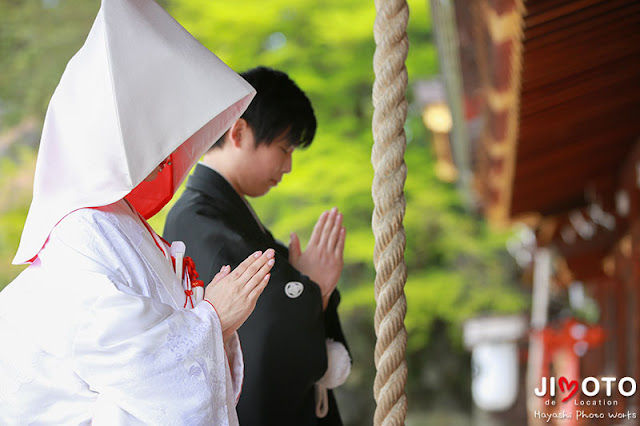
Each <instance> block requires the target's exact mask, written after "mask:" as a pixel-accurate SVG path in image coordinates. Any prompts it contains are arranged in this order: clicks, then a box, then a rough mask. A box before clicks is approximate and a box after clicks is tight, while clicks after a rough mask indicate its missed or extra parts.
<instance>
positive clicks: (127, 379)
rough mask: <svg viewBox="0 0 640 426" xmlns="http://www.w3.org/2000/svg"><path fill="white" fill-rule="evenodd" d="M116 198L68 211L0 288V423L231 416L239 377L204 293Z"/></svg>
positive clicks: (237, 359) (233, 343)
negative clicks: (192, 302)
mask: <svg viewBox="0 0 640 426" xmlns="http://www.w3.org/2000/svg"><path fill="white" fill-rule="evenodd" d="M184 302H185V293H184V290H183V287H182V283H181V282H179V281H178V279H177V277H176V275H175V273H174V271H173V267H172V265H171V262H170V261H169V260H167V259H166V258H165V257H164V255H163V253H162V252H161V251H160V250H159V248H158V247H157V246H156V242H154V240H153V238H152V236H151V234H150V233H149V231H148V230H147V229H146V228H145V227H144V226H143V225H142V223H141V219H140V218H139V217H138V216H137V214H135V213H133V211H132V210H131V209H130V207H129V206H128V205H127V204H126V202H124V201H119V202H117V203H115V204H113V205H110V206H106V207H102V208H98V209H80V210H77V211H75V212H73V213H71V214H69V215H67V216H66V217H65V218H64V219H63V220H62V221H61V222H60V223H59V224H58V225H57V226H56V227H55V228H54V230H53V232H52V233H51V236H50V238H49V240H48V242H47V244H46V245H45V247H44V248H43V249H42V252H41V253H40V255H39V256H38V259H37V260H36V261H35V262H34V263H33V264H32V265H30V266H29V268H27V269H26V270H25V271H24V272H23V273H22V274H21V275H20V276H19V277H18V278H17V279H16V280H15V281H14V282H13V283H11V284H10V285H9V286H8V287H7V288H6V289H5V290H3V291H2V292H0V341H1V342H3V343H2V345H3V349H2V354H1V355H0V424H3V425H13V424H16V425H21V424H32V423H36V424H52V425H59V424H90V423H93V424H94V425H101V424H104V425H118V424H127V425H131V424H155V425H173V424H184V425H196V424H198V425H200V424H202V425H204V424H208V425H236V424H237V422H238V421H237V415H236V411H235V404H236V401H237V398H238V396H239V392H240V387H241V383H242V377H243V362H242V353H241V350H240V346H239V340H238V338H237V334H236V335H235V336H234V338H232V339H230V342H229V343H228V345H227V347H226V353H227V355H228V358H227V355H226V354H225V346H224V344H223V341H222V332H221V329H220V323H219V320H218V317H217V315H216V313H215V310H214V309H213V307H212V306H211V305H210V304H209V303H208V302H206V301H202V302H200V303H198V304H196V306H195V308H194V309H184V308H183V306H184Z"/></svg>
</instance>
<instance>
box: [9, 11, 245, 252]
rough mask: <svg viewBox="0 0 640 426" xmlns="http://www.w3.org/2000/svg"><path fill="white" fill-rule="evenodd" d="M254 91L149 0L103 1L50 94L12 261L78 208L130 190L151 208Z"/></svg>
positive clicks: (137, 202)
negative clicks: (28, 201)
mask: <svg viewBox="0 0 640 426" xmlns="http://www.w3.org/2000/svg"><path fill="white" fill-rule="evenodd" d="M254 95H255V90H254V89H253V88H252V87H251V85H249V84H248V83H247V82H246V81H245V80H244V79H242V78H241V77H240V76H238V75H237V74H236V73H235V72H234V71H233V70H231V69H230V68H229V67H227V66H226V65H225V64H224V63H223V62H222V61H221V60H220V59H218V58H217V57H216V56H215V55H214V54H213V53H212V52H211V51H209V50H208V49H207V48H205V47H204V46H203V45H202V44H200V42H198V41H197V40H196V39H195V38H193V37H192V36H191V35H190V34H189V33H188V32H187V31H186V30H185V29H184V28H183V27H182V26H180V24H179V23H177V22H176V21H175V20H174V19H173V18H172V17H171V16H170V15H169V14H167V13H166V12H165V11H164V10H163V9H162V8H161V7H160V6H159V5H158V4H157V3H156V2H154V1H153V0H103V1H102V5H101V8H100V10H99V12H98V15H97V17H96V20H95V22H94V24H93V26H92V28H91V31H90V32H89V35H88V37H87V40H86V42H85V44H84V45H83V46H82V48H81V49H80V50H79V51H78V52H77V53H76V54H75V55H74V57H73V58H72V59H71V60H70V61H69V63H68V64H67V67H66V69H65V71H64V74H63V75H62V78H61V79H60V83H59V84H58V87H57V88H56V90H55V92H54V94H53V96H52V98H51V101H50V103H49V107H48V109H47V114H46V117H45V122H44V127H43V131H42V138H41V141H40V148H39V153H38V160H37V164H36V172H35V179H34V187H33V200H32V202H31V207H30V209H29V214H28V217H27V221H26V223H25V226H24V230H23V233H22V238H21V241H20V247H19V248H18V252H17V254H16V256H15V258H14V263H16V264H18V263H28V262H31V261H33V260H34V259H35V257H36V256H37V254H38V252H39V251H40V249H41V248H42V246H43V245H44V243H45V241H46V239H47V236H48V235H49V233H50V232H51V230H52V229H53V227H54V226H55V225H56V223H58V222H59V221H60V220H61V219H62V218H63V217H64V216H65V215H67V214H69V213H70V212H72V211H74V210H76V209H79V208H83V207H97V206H105V205H108V204H111V203H114V202H116V201H118V200H120V199H122V198H124V197H125V196H127V199H128V200H129V201H130V202H131V203H132V204H133V205H134V206H135V207H136V209H137V210H138V211H139V212H140V213H142V215H143V216H144V217H145V218H149V217H150V216H152V215H153V214H155V213H156V212H157V211H158V210H160V209H161V208H162V206H164V204H166V203H167V202H168V201H169V200H170V199H171V197H172V196H173V193H174V192H175V190H176V189H177V188H178V186H179V185H180V183H181V182H182V181H183V180H184V178H185V177H186V175H187V174H188V172H189V170H190V169H191V167H193V165H194V164H195V162H196V161H197V160H198V158H200V157H201V156H202V154H204V152H205V151H206V150H207V149H208V148H209V147H210V146H211V145H212V144H213V143H214V142H215V141H216V140H217V139H218V138H219V136H221V135H222V134H223V133H224V132H225V131H226V130H227V128H228V127H229V126H230V125H231V123H233V122H234V121H235V120H236V119H237V118H238V117H239V116H240V115H241V114H242V112H244V110H245V109H246V107H247V106H248V105H249V102H250V101H251V99H252V98H253V96H254ZM168 156H171V165H170V166H169V167H167V168H166V170H165V171H164V172H163V174H162V175H161V176H160V178H158V179H155V180H154V181H153V182H143V179H144V178H145V177H147V176H148V175H149V173H151V171H153V170H154V169H155V168H156V167H157V166H158V165H159V164H160V163H161V162H162V161H163V160H164V159H165V158H167V157H168ZM141 182H142V184H141Z"/></svg>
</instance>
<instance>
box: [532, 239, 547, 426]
mask: <svg viewBox="0 0 640 426" xmlns="http://www.w3.org/2000/svg"><path fill="white" fill-rule="evenodd" d="M533 261H534V270H533V301H532V306H531V329H532V331H534V333H532V334H531V337H530V338H529V357H528V362H527V380H526V392H527V418H528V424H529V426H539V425H544V424H545V423H546V422H545V421H544V420H543V419H542V418H540V416H539V415H538V416H536V415H535V413H536V412H542V411H544V412H546V410H545V409H544V407H545V406H544V398H541V397H538V396H536V395H535V393H534V389H535V388H536V386H537V384H538V383H539V381H540V379H541V377H542V376H543V371H544V370H545V366H544V363H545V362H546V360H545V357H544V344H543V341H542V336H541V334H540V333H535V331H540V330H542V329H543V328H544V327H545V326H546V325H547V315H548V306H549V286H550V281H551V251H550V250H549V249H548V248H539V249H538V250H537V251H536V253H535V257H534V260H533Z"/></svg>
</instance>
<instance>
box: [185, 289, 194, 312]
mask: <svg viewBox="0 0 640 426" xmlns="http://www.w3.org/2000/svg"><path fill="white" fill-rule="evenodd" d="M184 294H186V295H187V298H186V299H185V301H184V306H183V308H186V307H187V304H188V303H189V302H191V307H192V308H194V307H195V306H194V305H193V299H192V298H191V296H193V290H185V291H184Z"/></svg>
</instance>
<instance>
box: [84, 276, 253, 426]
mask: <svg viewBox="0 0 640 426" xmlns="http://www.w3.org/2000/svg"><path fill="white" fill-rule="evenodd" d="M96 281H98V282H99V284H98V283H97V282H96ZM95 285H99V286H100V287H101V291H100V292H99V294H100V296H99V297H98V298H97V299H96V300H95V303H94V304H93V306H92V307H91V308H90V309H89V311H88V313H87V314H86V315H85V318H81V319H80V320H79V323H80V325H79V328H78V331H77V334H76V336H75V339H74V343H73V350H72V356H73V362H74V370H75V371H76V372H77V374H78V375H79V376H80V377H81V378H82V379H83V380H84V381H86V382H87V383H88V384H89V387H90V388H91V390H93V391H95V392H98V393H99V394H100V395H99V397H98V400H97V403H96V409H95V412H94V418H93V423H94V424H121V423H127V424H131V423H138V422H140V423H146V424H215V425H228V424H237V415H236V413H235V399H236V392H235V389H234V388H232V386H231V384H232V383H231V382H232V378H231V374H230V373H231V371H230V367H229V363H228V360H227V357H226V356H225V346H224V344H223V342H222V332H221V328H220V322H219V319H218V316H217V315H216V313H215V310H214V309H213V307H212V306H211V305H210V304H209V303H207V302H200V303H199V304H197V305H196V307H195V308H194V309H190V310H186V309H177V310H174V309H173V308H171V307H170V306H168V305H165V304H163V303H160V302H157V301H154V300H152V299H151V298H149V297H145V296H141V295H138V294H131V293H132V291H131V290H130V289H128V288H127V287H126V286H119V285H118V284H117V283H113V282H112V281H111V280H110V279H108V278H107V277H106V276H97V277H94V279H93V282H92V286H95ZM230 351H231V354H230V355H231V356H230V359H232V360H234V361H235V362H238V361H239V362H240V363H241V362H242V355H239V357H238V353H237V352H236V351H237V348H233V350H230ZM238 358H239V359H238ZM232 365H233V366H234V370H235V372H236V374H237V373H238V371H239V372H240V374H239V375H240V378H239V380H240V381H241V375H242V370H241V369H242V367H238V365H234V364H232ZM238 368H240V370H238ZM237 380H238V377H236V380H235V381H237Z"/></svg>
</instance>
